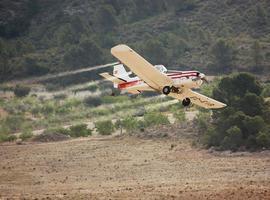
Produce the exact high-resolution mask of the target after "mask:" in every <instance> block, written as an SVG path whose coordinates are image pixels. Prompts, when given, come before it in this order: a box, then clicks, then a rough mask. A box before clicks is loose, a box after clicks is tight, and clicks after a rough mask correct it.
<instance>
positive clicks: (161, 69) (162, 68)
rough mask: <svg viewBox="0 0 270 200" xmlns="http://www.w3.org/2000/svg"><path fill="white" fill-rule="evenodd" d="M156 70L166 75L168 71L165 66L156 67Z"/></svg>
mask: <svg viewBox="0 0 270 200" xmlns="http://www.w3.org/2000/svg"><path fill="white" fill-rule="evenodd" d="M155 68H156V69H157V70H158V71H160V72H161V73H166V72H167V69H166V67H164V65H155Z"/></svg>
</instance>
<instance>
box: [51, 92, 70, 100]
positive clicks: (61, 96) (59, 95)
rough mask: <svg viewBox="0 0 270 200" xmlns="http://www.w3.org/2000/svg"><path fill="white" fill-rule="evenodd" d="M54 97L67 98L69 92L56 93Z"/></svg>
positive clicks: (57, 98) (58, 98)
mask: <svg viewBox="0 0 270 200" xmlns="http://www.w3.org/2000/svg"><path fill="white" fill-rule="evenodd" d="M53 98H54V99H56V100H62V99H66V98H67V94H65V93H61V94H55V95H53Z"/></svg>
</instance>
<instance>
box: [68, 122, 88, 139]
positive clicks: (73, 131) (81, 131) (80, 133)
mask: <svg viewBox="0 0 270 200" xmlns="http://www.w3.org/2000/svg"><path fill="white" fill-rule="evenodd" d="M69 129H70V131H69V135H70V136H71V137H87V136H89V135H92V130H91V129H88V128H87V124H78V125H73V126H71V127H69Z"/></svg>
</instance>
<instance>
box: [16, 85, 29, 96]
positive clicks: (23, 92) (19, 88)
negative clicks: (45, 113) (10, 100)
mask: <svg viewBox="0 0 270 200" xmlns="http://www.w3.org/2000/svg"><path fill="white" fill-rule="evenodd" d="M30 90H31V88H30V87H28V86H25V85H16V87H15V88H14V94H15V96H16V97H25V96H27V95H28V94H29V93H30Z"/></svg>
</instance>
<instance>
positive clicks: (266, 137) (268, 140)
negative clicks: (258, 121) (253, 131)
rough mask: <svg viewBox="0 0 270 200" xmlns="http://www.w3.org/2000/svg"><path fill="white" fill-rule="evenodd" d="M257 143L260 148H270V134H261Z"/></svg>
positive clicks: (257, 138)
mask: <svg viewBox="0 0 270 200" xmlns="http://www.w3.org/2000/svg"><path fill="white" fill-rule="evenodd" d="M256 143H257V144H258V145H259V146H260V147H265V148H270V132H259V133H258V136H257V137H256Z"/></svg>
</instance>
